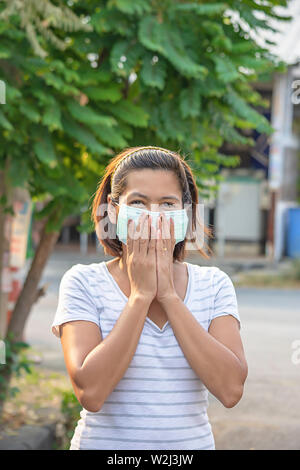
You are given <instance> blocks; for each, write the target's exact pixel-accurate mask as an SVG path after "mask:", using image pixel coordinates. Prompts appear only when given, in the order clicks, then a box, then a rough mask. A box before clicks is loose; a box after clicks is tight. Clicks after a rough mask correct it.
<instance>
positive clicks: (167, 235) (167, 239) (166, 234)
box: [162, 212, 171, 245]
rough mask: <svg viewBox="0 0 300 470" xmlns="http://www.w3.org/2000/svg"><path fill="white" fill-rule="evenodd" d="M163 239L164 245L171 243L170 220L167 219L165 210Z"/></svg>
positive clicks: (163, 215) (163, 214)
mask: <svg viewBox="0 0 300 470" xmlns="http://www.w3.org/2000/svg"><path fill="white" fill-rule="evenodd" d="M162 239H163V243H164V245H166V244H167V245H169V243H170V239H171V237H170V228H169V222H168V220H167V217H166V214H165V213H164V212H163V213H162Z"/></svg>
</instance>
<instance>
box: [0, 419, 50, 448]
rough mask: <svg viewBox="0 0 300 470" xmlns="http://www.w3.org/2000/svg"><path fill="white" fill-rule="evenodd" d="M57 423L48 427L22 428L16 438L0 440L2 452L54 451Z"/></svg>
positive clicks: (6, 437)
mask: <svg viewBox="0 0 300 470" xmlns="http://www.w3.org/2000/svg"><path fill="white" fill-rule="evenodd" d="M55 428H56V425H55V423H53V424H49V425H46V426H29V425H25V426H22V427H21V428H20V429H19V430H18V434H17V435H15V436H8V435H7V434H6V435H5V437H3V438H2V439H0V450H54V448H53V444H54V442H55Z"/></svg>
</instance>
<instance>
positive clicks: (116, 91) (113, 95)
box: [82, 83, 122, 103]
mask: <svg viewBox="0 0 300 470" xmlns="http://www.w3.org/2000/svg"><path fill="white" fill-rule="evenodd" d="M82 92H83V93H85V94H86V95H87V96H88V97H89V98H90V99H91V100H94V101H110V102H111V103H115V102H116V101H119V100H120V99H121V98H122V93H121V89H120V85H119V84H118V83H109V84H105V85H102V86H101V85H98V86H97V87H93V86H90V87H86V88H83V89H82Z"/></svg>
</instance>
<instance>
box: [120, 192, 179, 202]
mask: <svg viewBox="0 0 300 470" xmlns="http://www.w3.org/2000/svg"><path fill="white" fill-rule="evenodd" d="M136 196H138V197H142V198H144V199H147V200H149V199H150V198H149V197H148V196H146V195H145V194H142V193H139V192H137V191H135V192H133V193H132V194H130V195H129V197H136ZM160 199H175V200H176V201H178V202H180V200H179V199H178V197H176V196H163V197H161V198H160Z"/></svg>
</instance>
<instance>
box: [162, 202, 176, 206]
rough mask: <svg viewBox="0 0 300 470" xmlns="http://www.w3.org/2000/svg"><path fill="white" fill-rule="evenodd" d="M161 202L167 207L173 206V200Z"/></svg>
mask: <svg viewBox="0 0 300 470" xmlns="http://www.w3.org/2000/svg"><path fill="white" fill-rule="evenodd" d="M163 204H167V207H173V206H174V202H163Z"/></svg>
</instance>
